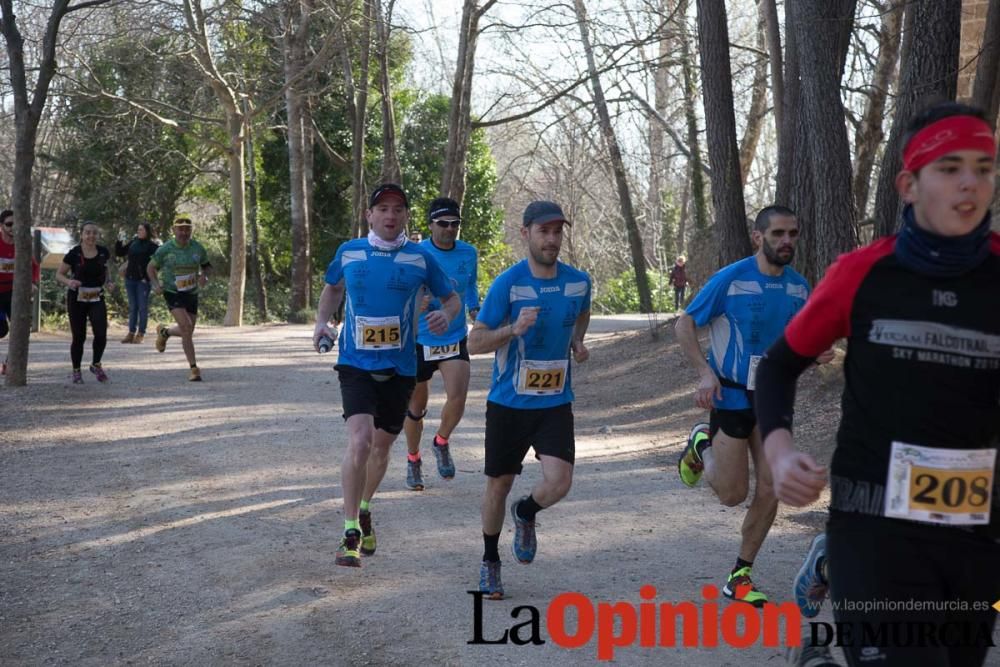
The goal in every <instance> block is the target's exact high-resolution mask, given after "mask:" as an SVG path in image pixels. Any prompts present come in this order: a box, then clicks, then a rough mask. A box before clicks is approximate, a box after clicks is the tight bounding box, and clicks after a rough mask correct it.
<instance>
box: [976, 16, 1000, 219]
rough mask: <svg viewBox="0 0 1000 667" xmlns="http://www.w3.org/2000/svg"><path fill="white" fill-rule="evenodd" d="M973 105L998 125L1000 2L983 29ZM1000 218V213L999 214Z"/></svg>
mask: <svg viewBox="0 0 1000 667" xmlns="http://www.w3.org/2000/svg"><path fill="white" fill-rule="evenodd" d="M972 103H973V104H975V105H976V106H978V107H982V108H983V110H984V111H986V117H987V118H988V119H989V120H990V122H991V123H994V124H996V121H997V113H998V110H1000V0H990V4H989V6H988V8H987V10H986V26H985V27H984V28H983V47H982V53H980V54H979V62H978V63H977V64H976V80H975V81H974V82H973V84H972ZM997 215H998V216H1000V212H998V214H997Z"/></svg>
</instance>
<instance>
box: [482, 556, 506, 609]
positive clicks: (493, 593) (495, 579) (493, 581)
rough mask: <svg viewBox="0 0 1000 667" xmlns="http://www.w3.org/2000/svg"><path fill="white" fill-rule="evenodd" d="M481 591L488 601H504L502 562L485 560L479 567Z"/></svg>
mask: <svg viewBox="0 0 1000 667" xmlns="http://www.w3.org/2000/svg"><path fill="white" fill-rule="evenodd" d="M479 591H480V592H481V593H486V599H487V600H503V582H502V581H501V580H500V561H488V560H484V561H483V562H482V564H481V565H480V566H479Z"/></svg>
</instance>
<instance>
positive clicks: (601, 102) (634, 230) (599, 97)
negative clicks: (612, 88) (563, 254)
mask: <svg viewBox="0 0 1000 667" xmlns="http://www.w3.org/2000/svg"><path fill="white" fill-rule="evenodd" d="M573 7H574V9H575V10H576V19H577V24H578V26H579V28H580V41H581V42H582V44H583V51H584V55H585V56H586V58H587V69H588V71H589V72H590V86H591V88H592V90H593V93H594V105H595V106H596V107H597V116H598V119H599V121H600V125H601V134H602V135H603V136H604V144H605V146H606V147H607V150H608V155H609V157H610V158H611V169H612V171H613V172H614V175H615V185H616V186H617V188H618V203H619V205H620V206H621V208H622V217H623V218H624V220H625V229H626V231H627V233H628V241H629V249H630V250H631V253H632V265H633V267H634V268H635V283H636V289H637V290H638V292H639V310H640V311H642V312H643V313H651V312H653V296H652V293H651V292H650V289H649V278H648V276H647V273H646V256H645V253H644V252H643V248H642V234H641V233H640V231H639V223H638V221H637V220H636V218H635V210H634V208H633V206H632V195H631V193H630V192H629V186H628V178H627V176H626V172H625V163H624V161H623V160H622V155H621V148H620V147H619V145H618V138H617V137H616V136H615V131H614V127H613V126H612V124H611V115H610V114H609V113H608V103H607V100H606V99H605V97H604V87H603V86H602V85H601V79H600V75H599V74H598V71H597V61H596V60H595V58H594V49H593V46H592V45H591V42H590V25H589V23H588V21H587V8H586V7H585V6H584V4H583V0H573Z"/></svg>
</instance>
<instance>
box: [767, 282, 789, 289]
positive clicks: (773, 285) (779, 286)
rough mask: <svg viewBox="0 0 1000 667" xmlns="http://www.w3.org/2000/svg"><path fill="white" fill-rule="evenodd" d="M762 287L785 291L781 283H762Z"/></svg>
mask: <svg viewBox="0 0 1000 667" xmlns="http://www.w3.org/2000/svg"><path fill="white" fill-rule="evenodd" d="M764 287H766V288H767V289H785V286H784V285H782V284H781V283H764Z"/></svg>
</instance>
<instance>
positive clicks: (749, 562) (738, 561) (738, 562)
mask: <svg viewBox="0 0 1000 667" xmlns="http://www.w3.org/2000/svg"><path fill="white" fill-rule="evenodd" d="M744 567H753V561H752V560H743V559H742V558H740V557H739V556H737V557H736V567H734V568H733V572H736V571H737V570H739V569H742V568H744Z"/></svg>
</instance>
